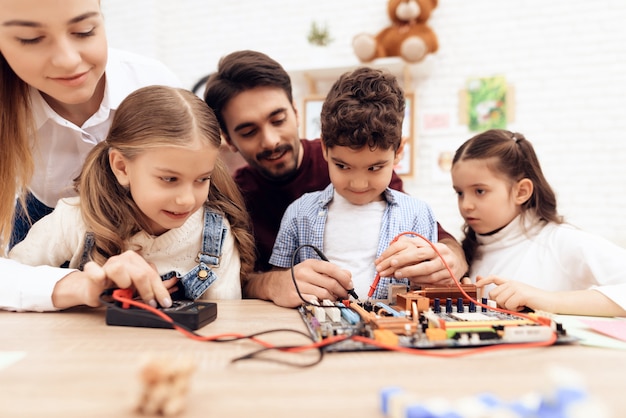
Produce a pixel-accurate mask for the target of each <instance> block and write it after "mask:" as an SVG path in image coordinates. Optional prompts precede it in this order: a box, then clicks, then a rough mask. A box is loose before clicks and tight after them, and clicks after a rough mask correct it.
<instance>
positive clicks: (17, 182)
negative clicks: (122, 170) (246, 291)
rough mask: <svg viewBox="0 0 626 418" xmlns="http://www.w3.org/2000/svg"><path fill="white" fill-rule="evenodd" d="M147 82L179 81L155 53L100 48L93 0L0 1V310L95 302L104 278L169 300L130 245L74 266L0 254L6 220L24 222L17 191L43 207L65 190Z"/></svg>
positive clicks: (7, 232)
mask: <svg viewBox="0 0 626 418" xmlns="http://www.w3.org/2000/svg"><path fill="white" fill-rule="evenodd" d="M150 84H169V85H178V84H179V82H178V80H177V78H176V77H175V76H174V75H173V73H171V71H169V70H167V69H166V68H165V67H164V66H163V65H162V64H160V63H157V62H156V61H154V60H149V59H147V58H142V57H138V56H134V55H131V54H124V53H121V52H119V53H118V52H115V51H111V50H109V49H108V47H107V41H106V35H105V27H104V20H103V17H102V14H101V10H100V2H99V1H98V0H65V1H63V2H42V1H38V0H0V103H2V105H1V106H0V146H1V148H2V152H0V184H2V187H0V270H1V271H2V275H0V309H10V310H37V311H44V310H55V309H62V308H66V307H70V306H75V305H81V304H86V305H90V306H97V305H98V304H99V300H98V295H99V294H100V292H101V290H102V289H103V288H104V287H106V286H109V285H110V284H111V283H110V281H111V280H112V281H114V282H115V283H116V285H118V286H119V287H129V286H131V285H132V286H134V287H135V288H136V289H137V290H138V291H139V293H140V294H141V296H142V297H143V298H144V300H146V301H152V302H153V303H156V301H158V302H159V303H160V304H161V305H163V306H168V305H169V304H170V303H171V301H170V297H169V293H168V291H167V288H166V286H165V285H164V284H163V282H162V281H161V280H160V278H159V276H158V274H156V272H154V271H153V269H152V268H151V267H150V266H149V265H148V264H147V263H146V262H145V261H144V260H142V259H141V257H139V256H138V255H137V254H135V253H132V252H128V253H123V254H121V255H119V256H115V257H113V258H111V259H109V260H107V261H106V262H105V263H104V264H103V265H102V266H98V265H95V264H93V265H90V266H87V268H86V269H85V271H83V272H72V271H71V270H67V269H59V268H50V267H46V266H40V267H35V268H33V267H30V266H24V265H21V264H19V263H16V262H14V261H10V260H8V259H6V258H4V256H5V255H6V249H7V246H8V244H9V241H10V239H11V237H12V235H13V233H14V232H15V230H14V221H15V220H17V221H18V222H19V221H23V220H24V219H23V218H22V217H17V219H16V217H15V216H14V215H15V198H16V196H18V197H19V198H20V201H22V202H24V198H25V197H26V196H31V197H33V199H32V201H33V202H35V203H37V202H39V201H40V202H39V206H40V207H43V209H46V210H48V209H49V208H48V207H53V206H54V205H56V200H57V199H58V198H59V197H61V196H62V195H64V193H67V192H68V191H69V192H72V191H71V186H72V179H73V178H74V177H75V175H76V174H78V172H79V171H80V167H81V165H82V161H83V159H84V157H85V155H86V154H87V153H88V152H89V150H90V149H91V148H93V147H94V146H95V144H96V143H97V142H99V141H101V140H102V139H104V137H105V135H106V132H107V130H108V127H109V126H110V121H111V118H112V116H113V113H114V111H115V109H117V106H118V104H119V102H121V100H122V99H123V98H124V97H125V96H126V95H127V94H128V93H130V92H131V91H133V90H135V89H137V88H139V87H143V86H146V85H150ZM50 147H52V148H50ZM51 179H54V184H50V180H51ZM31 192H32V194H31ZM50 192H52V193H50ZM18 207H19V205H18ZM29 214H30V215H38V214H35V213H31V212H29ZM35 218H36V216H35V217H33V216H31V220H34V219H35ZM25 221H26V226H27V227H28V226H29V224H30V222H29V221H28V219H26V220H25ZM18 229H22V228H18Z"/></svg>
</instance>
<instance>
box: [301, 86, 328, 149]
mask: <svg viewBox="0 0 626 418" xmlns="http://www.w3.org/2000/svg"><path fill="white" fill-rule="evenodd" d="M323 103H324V97H323V96H311V97H307V98H305V99H304V107H303V109H304V114H303V118H302V120H303V123H302V135H303V138H305V139H317V138H319V137H320V134H321V132H322V126H321V124H320V114H321V113H322V104H323Z"/></svg>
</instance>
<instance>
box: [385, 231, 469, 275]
mask: <svg viewBox="0 0 626 418" xmlns="http://www.w3.org/2000/svg"><path fill="white" fill-rule="evenodd" d="M434 245H435V248H437V251H439V253H440V254H441V256H442V257H443V259H444V260H445V261H446V263H447V264H448V266H449V267H450V269H451V270H452V272H453V273H454V275H455V278H456V279H460V278H461V277H462V276H463V274H465V272H466V270H467V264H466V263H465V260H460V259H459V257H458V255H457V254H456V253H455V252H454V251H452V250H451V249H450V248H449V247H448V246H447V245H445V244H443V243H440V242H439V243H436V244H434ZM375 263H376V271H377V272H378V273H379V274H380V276H381V277H395V278H397V279H402V278H404V277H406V278H408V279H409V280H410V281H411V283H412V284H415V285H422V286H423V285H430V286H447V285H451V284H454V281H453V280H454V278H453V277H452V276H451V275H450V272H449V271H448V270H447V269H446V267H445V266H444V264H443V262H442V261H441V258H440V257H439V255H438V254H437V252H435V250H434V249H433V248H432V247H431V246H430V244H429V243H428V242H426V241H425V240H424V239H422V238H420V237H408V236H401V237H399V238H398V240H397V241H396V242H394V243H392V244H391V245H389V247H387V249H386V250H385V251H383V253H382V254H381V255H380V257H378V259H376V261H375Z"/></svg>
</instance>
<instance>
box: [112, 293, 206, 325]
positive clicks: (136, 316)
mask: <svg viewBox="0 0 626 418" xmlns="http://www.w3.org/2000/svg"><path fill="white" fill-rule="evenodd" d="M159 310H160V311H162V312H163V313H165V314H167V315H168V316H169V317H170V318H172V320H174V322H176V323H177V324H180V325H183V326H184V327H186V328H189V329H191V330H197V329H199V328H202V327H203V326H205V325H207V324H209V323H211V322H213V321H214V320H215V318H217V304H215V303H213V302H196V301H192V300H175V301H173V302H172V306H171V307H169V308H159ZM106 323H107V325H120V326H125V327H148V328H174V326H173V325H172V324H171V323H169V322H167V321H165V320H164V319H162V318H160V317H159V316H157V315H155V314H154V313H152V312H150V311H147V310H145V309H141V308H137V307H134V306H130V307H128V308H123V307H122V306H121V304H118V303H116V304H114V305H109V306H108V307H107V311H106Z"/></svg>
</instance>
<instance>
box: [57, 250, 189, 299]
mask: <svg viewBox="0 0 626 418" xmlns="http://www.w3.org/2000/svg"><path fill="white" fill-rule="evenodd" d="M176 283H177V279H170V280H167V281H165V282H162V281H161V277H160V276H159V274H158V273H157V272H156V270H155V269H154V267H153V266H151V265H150V264H148V263H147V262H146V260H144V259H143V257H141V256H140V255H139V254H137V253H135V252H134V251H126V252H125V253H123V254H120V255H117V256H114V257H111V258H109V259H108V260H107V261H106V263H104V265H103V266H99V265H98V264H96V263H94V262H89V263H87V264H85V269H84V270H83V271H74V272H72V273H70V274H68V275H67V276H65V277H64V278H63V279H61V280H59V281H58V282H57V284H56V286H55V287H54V291H53V293H52V303H53V304H54V306H55V307H56V308H59V309H65V308H70V307H72V306H78V305H87V306H93V307H96V306H100V294H101V293H102V292H103V291H104V290H105V289H107V288H109V287H111V286H112V285H113V284H114V285H116V286H117V287H119V288H122V289H126V288H129V287H133V288H135V289H137V291H138V292H139V295H140V296H141V298H142V299H143V300H144V301H146V302H147V303H149V304H150V305H152V306H155V307H156V301H159V304H160V305H161V306H163V307H169V306H172V300H171V298H170V294H169V290H168V288H169V287H173V286H175V285H176Z"/></svg>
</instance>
